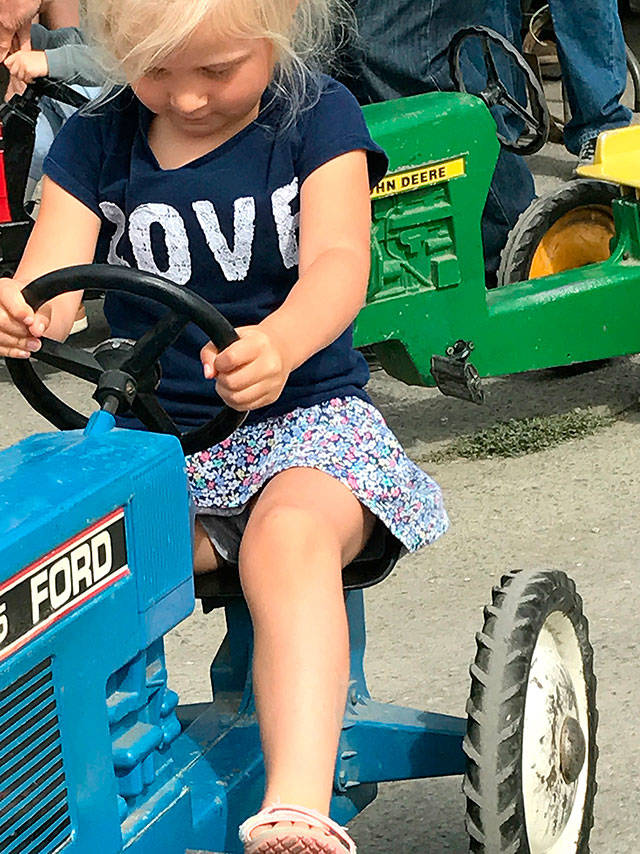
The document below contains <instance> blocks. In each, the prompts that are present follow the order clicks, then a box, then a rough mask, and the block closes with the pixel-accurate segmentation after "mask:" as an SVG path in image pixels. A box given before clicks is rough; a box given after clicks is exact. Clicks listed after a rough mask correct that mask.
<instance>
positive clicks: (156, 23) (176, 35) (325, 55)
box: [86, 0, 354, 116]
mask: <svg viewBox="0 0 640 854" xmlns="http://www.w3.org/2000/svg"><path fill="white" fill-rule="evenodd" d="M86 15H87V24H88V29H89V34H90V36H91V37H92V39H93V41H95V42H96V46H97V47H98V49H99V52H100V55H99V57H98V58H99V60H100V61H101V64H102V65H103V66H104V69H105V72H106V74H107V78H108V80H109V81H110V88H113V87H114V86H118V85H124V84H126V83H130V82H132V81H135V80H136V79H139V78H140V77H142V76H143V75H144V74H146V73H148V72H149V71H150V70H151V69H152V68H153V67H154V66H156V65H157V64H158V63H160V62H162V60H163V59H165V58H166V57H167V56H168V55H169V54H171V53H173V51H175V50H177V49H179V48H180V47H181V46H182V45H183V44H184V43H185V42H186V41H187V40H188V39H189V37H190V36H191V35H192V34H193V33H194V32H195V30H197V29H198V28H199V27H200V26H202V25H204V24H206V25H208V26H210V27H211V32H212V35H213V36H215V37H218V38H222V39H225V38H250V39H252V38H256V39H259V38H265V39H268V40H269V41H270V42H271V43H272V44H273V47H274V50H275V58H276V66H275V72H274V79H273V85H274V87H275V88H276V90H277V91H278V92H279V94H280V95H283V96H284V97H285V99H286V101H287V102H288V104H289V107H290V113H291V116H294V115H295V114H296V113H297V112H298V111H299V110H300V109H301V108H302V107H303V106H306V105H311V104H312V103H314V101H315V100H316V99H317V95H318V94H319V86H318V82H317V74H316V72H318V71H321V70H327V69H328V68H331V67H332V64H333V59H334V57H335V53H336V48H337V46H338V44H339V43H342V42H344V41H346V39H347V38H348V37H349V36H350V35H351V32H352V30H353V27H354V24H353V21H354V16H353V13H352V11H351V8H350V6H349V4H348V2H347V0H299V2H296V0H88V2H87V10H86Z"/></svg>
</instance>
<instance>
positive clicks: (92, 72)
mask: <svg viewBox="0 0 640 854" xmlns="http://www.w3.org/2000/svg"><path fill="white" fill-rule="evenodd" d="M0 3H4V0H0ZM77 6H78V4H77V2H74V3H69V2H68V0H50V2H49V3H45V4H43V5H42V6H40V7H39V11H40V18H41V19H44V20H47V21H49V22H55V23H58V22H61V21H74V20H76V21H77V18H78V9H77ZM74 7H75V10H74ZM33 8H34V7H33V6H28V5H26V4H25V5H24V7H23V9H24V12H25V13H27V12H29V13H30V12H32V11H33ZM1 9H2V7H0V11H1ZM45 10H46V14H45ZM1 21H2V18H1V16H0V22H1ZM5 22H6V23H7V22H9V23H10V22H11V19H7V18H5ZM12 23H13V25H15V24H16V19H13V22H12ZM9 29H10V27H9ZM7 31H8V30H7V29H6V28H5V30H4V32H5V33H6V32H7ZM19 32H20V35H18V34H17V33H16V34H14V37H13V38H12V40H11V45H12V52H10V53H9V55H8V56H6V57H5V59H4V64H5V65H6V67H7V68H8V69H9V72H10V74H11V88H10V90H9V93H8V96H7V98H8V99H10V97H11V95H12V94H13V93H14V92H16V91H20V90H21V89H22V88H23V87H24V86H25V85H27V84H29V83H32V82H33V81H34V80H36V79H37V78H39V77H49V78H51V79H52V80H57V81H61V82H64V83H68V84H70V85H74V88H75V89H76V90H77V91H79V92H80V93H81V94H82V95H84V96H85V97H86V98H88V99H90V98H91V97H92V96H93V95H94V94H96V91H97V89H96V87H100V86H102V84H103V83H104V79H105V77H104V72H103V71H102V69H101V68H100V67H99V66H98V65H97V64H96V62H95V60H94V58H93V52H92V51H91V50H90V48H89V47H88V46H87V45H86V44H85V43H84V37H83V34H82V32H81V31H80V29H79V28H78V27H77V26H65V27H60V28H58V29H52V30H49V29H47V28H46V27H45V26H43V25H42V24H39V23H38V24H32V25H31V26H30V28H29V37H28V38H26V36H25V35H24V33H22V31H21V30H20V31H19ZM5 43H6V42H5ZM16 47H17V49H15V48H16ZM40 108H41V112H40V115H39V117H38V123H37V125H36V140H35V146H34V151H33V156H32V159H31V167H30V170H29V180H28V183H27V188H26V197H27V198H28V199H34V197H35V196H36V195H37V187H38V185H39V182H40V180H41V178H42V165H43V162H44V158H45V157H46V156H47V153H48V151H49V148H50V147H51V144H52V142H53V140H54V138H55V136H56V134H57V133H58V131H59V130H60V128H61V127H62V126H63V124H64V123H65V121H66V120H67V119H68V118H69V116H70V115H71V114H72V113H73V112H75V110H74V108H73V107H70V106H69V105H67V104H63V103H61V102H59V101H56V100H54V99H52V98H49V97H43V98H41V100H40ZM87 326H88V321H87V314H86V310H85V307H84V305H81V306H80V307H79V309H78V314H77V317H76V320H75V322H74V325H73V328H72V330H71V334H75V333H77V332H82V331H83V330H85V329H86V328H87Z"/></svg>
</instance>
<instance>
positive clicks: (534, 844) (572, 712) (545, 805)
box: [522, 612, 589, 854]
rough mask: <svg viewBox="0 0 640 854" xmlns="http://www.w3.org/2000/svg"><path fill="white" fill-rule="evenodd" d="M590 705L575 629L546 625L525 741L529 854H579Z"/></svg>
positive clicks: (554, 618) (560, 620) (555, 621)
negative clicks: (577, 853)
mask: <svg viewBox="0 0 640 854" xmlns="http://www.w3.org/2000/svg"><path fill="white" fill-rule="evenodd" d="M588 730H589V721H588V701H587V689H586V684H585V678H584V668H583V663H582V656H581V654H580V646H579V643H578V639H577V637H576V634H575V629H574V627H573V623H572V622H571V621H570V620H569V619H568V618H567V617H565V616H564V614H561V613H559V612H554V613H552V614H550V615H549V617H548V618H547V619H546V621H545V623H544V625H543V626H542V629H541V630H540V634H539V636H538V640H537V643H536V647H535V650H534V653H533V657H532V660H531V669H530V672H529V680H528V684H527V695H526V704H525V713H524V727H523V738H522V794H523V798H524V807H525V819H526V828H527V839H528V842H529V849H530V851H531V854H576V852H577V850H578V842H579V837H580V830H581V828H582V820H583V813H584V804H585V798H586V791H587V779H588V771H589V755H588V752H589V750H588V737H587V734H588Z"/></svg>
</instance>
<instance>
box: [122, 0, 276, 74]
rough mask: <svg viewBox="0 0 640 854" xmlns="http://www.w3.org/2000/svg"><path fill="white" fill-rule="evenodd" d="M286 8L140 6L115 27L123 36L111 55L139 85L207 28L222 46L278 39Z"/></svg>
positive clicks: (202, 1) (271, 1)
mask: <svg viewBox="0 0 640 854" xmlns="http://www.w3.org/2000/svg"><path fill="white" fill-rule="evenodd" d="M116 2H117V0H116ZM287 5H288V0H267V2H262V3H261V2H255V0H253V2H251V0H194V2H190V3H187V4H185V3H184V0H173V1H171V0H169V2H166V0H164V2H161V3H158V2H156V0H147V2H145V0H143V2H139V3H136V4H135V7H136V9H135V11H136V13H137V14H129V15H128V16H124V15H123V16H118V18H117V19H116V20H118V21H120V22H121V23H120V25H116V29H117V30H118V32H117V33H116V32H112V33H111V39H110V41H111V49H112V52H113V54H114V55H115V56H116V58H117V59H118V60H119V61H120V62H121V63H122V65H123V67H124V68H125V70H126V72H127V77H128V78H129V79H134V78H136V77H140V76H142V75H143V74H145V73H147V72H148V71H149V70H150V69H152V68H154V67H155V66H156V65H157V64H158V63H159V62H161V61H162V60H163V59H165V58H166V57H167V56H169V55H170V54H172V53H173V52H174V51H176V50H179V49H180V48H181V47H182V46H183V45H185V44H186V43H187V42H188V41H189V38H190V37H191V36H192V35H193V33H194V32H195V31H196V30H198V29H199V28H200V27H202V26H206V27H207V28H210V32H211V36H212V38H213V39H216V40H220V41H224V40H225V39H236V38H274V34H275V33H278V32H279V30H280V27H279V25H280V24H281V21H280V20H273V18H281V17H283V16H282V15H277V11H278V7H286V6H287ZM266 7H267V8H266ZM268 7H270V8H268ZM131 11H132V9H131V6H129V12H130V13H131ZM269 12H271V13H272V14H271V15H269ZM273 13H276V14H273ZM269 18H271V19H272V20H269ZM276 40H278V39H276Z"/></svg>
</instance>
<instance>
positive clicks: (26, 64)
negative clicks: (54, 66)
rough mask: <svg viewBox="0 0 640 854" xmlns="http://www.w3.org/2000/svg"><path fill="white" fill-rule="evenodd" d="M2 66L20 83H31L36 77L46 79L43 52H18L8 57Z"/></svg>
mask: <svg viewBox="0 0 640 854" xmlns="http://www.w3.org/2000/svg"><path fill="white" fill-rule="evenodd" d="M4 64H5V65H6V66H7V68H8V69H9V71H10V73H11V76H12V77H13V78H14V79H15V80H19V81H20V82H21V83H31V82H32V81H33V80H35V79H36V77H46V76H47V74H48V73H49V63H48V61H47V55H46V53H45V52H44V51H43V50H18V51H16V53H12V54H11V55H10V56H8V57H7V58H6V59H5V61H4Z"/></svg>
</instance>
